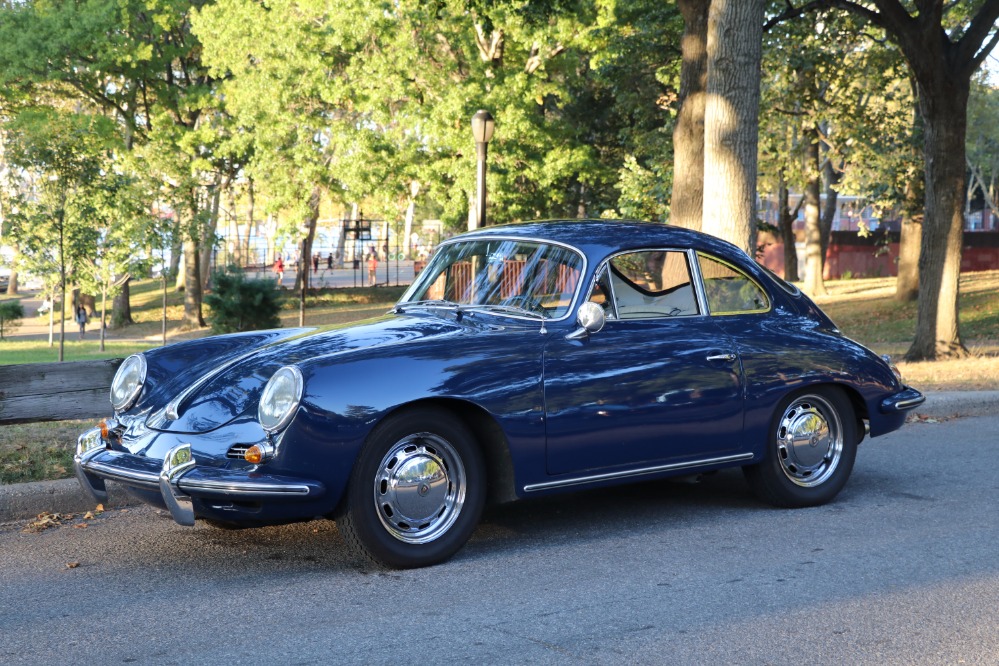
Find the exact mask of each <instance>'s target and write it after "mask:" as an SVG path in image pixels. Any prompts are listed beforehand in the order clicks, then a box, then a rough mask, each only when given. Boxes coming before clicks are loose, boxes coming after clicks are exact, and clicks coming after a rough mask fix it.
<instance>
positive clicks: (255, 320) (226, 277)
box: [205, 267, 281, 333]
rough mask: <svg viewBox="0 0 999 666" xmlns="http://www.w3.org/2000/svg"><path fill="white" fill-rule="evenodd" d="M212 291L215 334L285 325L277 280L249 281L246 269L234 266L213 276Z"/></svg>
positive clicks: (208, 301) (210, 303)
mask: <svg viewBox="0 0 999 666" xmlns="http://www.w3.org/2000/svg"><path fill="white" fill-rule="evenodd" d="M212 284H213V285H214V287H213V291H212V293H210V294H208V295H206V296H205V303H206V304H207V305H208V307H210V308H211V309H212V314H211V316H210V317H209V320H210V322H211V325H212V332H213V333H234V332H238V331H256V330H260V329H263V328H277V327H278V326H280V325H281V320H280V319H279V318H278V312H279V311H280V310H281V296H280V293H279V292H278V289H277V285H276V284H275V282H274V281H273V280H248V279H246V277H245V276H244V275H243V271H242V270H240V269H239V268H236V267H230V268H229V269H227V270H225V271H216V272H215V273H214V275H213V276H212Z"/></svg>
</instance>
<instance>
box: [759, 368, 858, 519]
mask: <svg viewBox="0 0 999 666" xmlns="http://www.w3.org/2000/svg"><path fill="white" fill-rule="evenodd" d="M859 442H860V438H859V437H858V436H857V418H856V415H855V414H854V411H853V406H852V405H851V404H850V400H849V398H847V396H846V395H845V394H844V393H843V391H842V390H840V389H838V388H835V387H829V386H825V387H814V388H809V389H804V390H802V391H798V392H796V393H793V394H791V395H790V396H788V397H787V398H785V399H784V400H782V401H781V402H780V404H778V406H777V409H776V410H775V411H774V416H773V420H772V421H771V424H770V429H769V431H768V434H767V443H766V451H765V452H764V457H763V460H762V461H761V462H759V463H758V464H755V465H748V466H746V467H744V468H743V471H744V472H745V475H746V480H747V481H748V482H749V485H750V487H752V489H753V491H754V492H755V493H756V495H757V496H758V497H759V498H760V499H761V500H763V501H764V502H767V503H769V504H773V505H774V506H779V507H805V506H817V505H820V504H825V503H826V502H829V501H830V500H832V499H833V498H834V497H836V495H837V494H838V493H839V491H840V490H842V489H843V486H844V485H846V482H847V479H849V478H850V472H851V471H852V470H853V463H854V460H856V457H857V444H858V443H859Z"/></svg>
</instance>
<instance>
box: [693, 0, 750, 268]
mask: <svg viewBox="0 0 999 666" xmlns="http://www.w3.org/2000/svg"><path fill="white" fill-rule="evenodd" d="M763 5H764V2H763V0H714V1H713V2H712V3H711V9H710V12H709V15H708V82H707V99H706V102H705V109H704V201H705V202H706V205H705V206H704V214H703V223H702V225H701V228H702V229H703V230H704V231H706V232H708V233H710V234H714V235H715V236H718V237H720V238H724V239H725V240H728V241H731V242H732V243H734V244H735V245H737V246H739V247H741V248H742V249H743V250H745V251H746V252H748V253H750V254H751V253H753V251H754V249H755V246H756V242H755V235H756V234H755V231H756V163H757V144H758V139H759V108H760V60H761V57H762V48H763V45H762V42H763Z"/></svg>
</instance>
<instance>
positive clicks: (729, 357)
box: [708, 353, 735, 363]
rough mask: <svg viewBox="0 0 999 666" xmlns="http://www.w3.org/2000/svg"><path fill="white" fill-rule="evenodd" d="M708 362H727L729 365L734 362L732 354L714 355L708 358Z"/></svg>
mask: <svg viewBox="0 0 999 666" xmlns="http://www.w3.org/2000/svg"><path fill="white" fill-rule="evenodd" d="M708 360H709V361H728V362H729V363H731V362H732V361H734V360H735V354H732V353H729V354H714V355H712V356H709V357H708Z"/></svg>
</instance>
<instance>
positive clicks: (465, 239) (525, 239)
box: [396, 234, 589, 323]
mask: <svg viewBox="0 0 999 666" xmlns="http://www.w3.org/2000/svg"><path fill="white" fill-rule="evenodd" d="M480 241H515V242H518V243H537V244H538V245H556V246H558V247H562V248H565V249H567V250H569V251H571V252H573V253H575V254H576V255H577V256H579V258H580V259H582V260H583V263H582V266H580V269H579V279H578V280H576V289H575V291H574V292H573V295H572V301H571V302H570V303H569V307H568V308H566V312H565V314H564V315H562V316H561V317H558V318H557V319H545V320H544V321H545V323H551V322H560V321H565V320H566V319H568V318H569V317H570V316H572V313H574V312H575V311H576V306H577V305H578V304H579V295H580V293H582V286H583V277H584V276H585V275H586V271H587V269H588V268H589V263H588V261H589V260H588V259H587V257H586V253H585V252H583V251H582V250H580V249H579V248H578V247H576V246H575V245H570V244H569V243H563V242H562V241H554V240H549V239H546V238H537V237H535V236H510V235H506V234H503V235H497V236H470V235H469V236H465V235H463V236H456V237H455V238H449V239H448V240H446V241H443V242H442V243H440V244H439V245H438V246H437V249H436V250H434V255H432V256H431V257H430V259H428V260H427V267H428V268H429V266H430V262H431V261H432V260H433V256H435V255H436V254H437V253H438V252H440V251H441V248H444V247H447V246H449V245H455V244H458V243H469V242H480ZM424 272H426V269H424ZM421 275H423V273H421ZM418 284H422V283H421V282H420V281H419V280H413V284H411V285H410V286H409V289H407V290H406V292H405V293H404V294H403V295H402V297H401V298H400V299H399V301H398V302H397V303H396V307H398V306H403V307H405V305H406V301H407V299H409V297H410V295H411V294H412V293H413V292H414V291H415V290H416V286H417V285H418ZM587 293H589V292H587ZM482 312H486V310H482ZM502 316H504V317H510V318H511V319H519V320H523V321H533V322H537V321H538V318H537V317H526V316H523V315H517V314H512V313H506V312H504V313H503V315H502Z"/></svg>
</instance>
